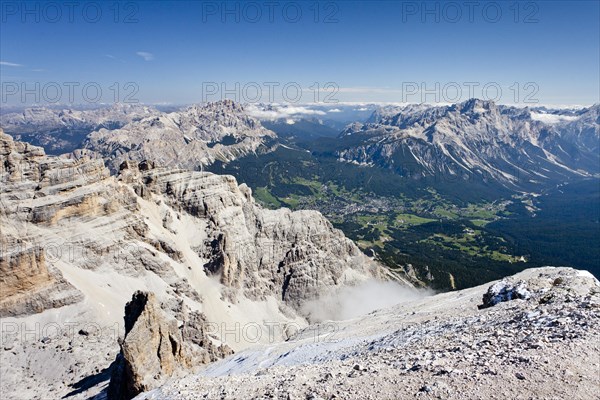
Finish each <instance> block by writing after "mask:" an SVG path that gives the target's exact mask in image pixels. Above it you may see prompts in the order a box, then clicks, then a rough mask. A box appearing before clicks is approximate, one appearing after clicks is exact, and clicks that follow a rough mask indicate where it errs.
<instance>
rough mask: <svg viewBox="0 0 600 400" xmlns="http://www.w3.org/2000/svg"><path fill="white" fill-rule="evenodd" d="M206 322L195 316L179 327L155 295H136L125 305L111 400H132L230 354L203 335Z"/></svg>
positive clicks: (224, 347)
mask: <svg viewBox="0 0 600 400" xmlns="http://www.w3.org/2000/svg"><path fill="white" fill-rule="evenodd" d="M186 314H187V313H186ZM204 322H205V320H204V318H203V317H202V316H201V315H200V314H199V313H192V315H191V316H190V317H189V318H186V323H185V324H184V325H182V326H181V327H178V323H177V320H176V319H175V318H172V317H169V316H168V315H166V314H165V313H164V312H163V310H162V309H161V308H160V305H159V304H158V301H157V300H156V296H155V295H154V294H153V293H149V292H142V291H137V292H135V293H134V294H133V297H132V298H131V301H130V302H128V303H127V305H126V306H125V337H124V338H123V340H122V341H121V342H120V346H121V352H120V353H119V355H118V356H117V359H116V363H115V364H116V365H115V367H114V369H113V372H112V376H111V380H110V385H109V389H108V395H109V398H110V399H131V398H133V397H135V396H136V395H138V394H139V393H142V392H144V391H147V390H150V389H152V388H154V387H156V386H158V385H159V384H160V383H162V382H164V380H165V378H167V377H169V376H172V375H173V374H174V373H175V372H177V371H179V370H184V369H187V368H190V367H191V366H192V365H193V364H205V363H208V362H212V361H216V360H217V359H218V358H221V357H224V356H226V355H229V354H231V353H232V351H231V349H229V348H228V347H227V346H215V345H214V344H212V342H211V340H210V339H209V338H208V336H207V335H206V333H205V332H204V329H203V326H202V324H203V323H204Z"/></svg>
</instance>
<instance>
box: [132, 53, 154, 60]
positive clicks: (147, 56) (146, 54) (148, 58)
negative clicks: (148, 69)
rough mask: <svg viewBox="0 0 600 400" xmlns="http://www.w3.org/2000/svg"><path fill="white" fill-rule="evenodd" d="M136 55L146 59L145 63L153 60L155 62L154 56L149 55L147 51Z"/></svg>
mask: <svg viewBox="0 0 600 400" xmlns="http://www.w3.org/2000/svg"><path fill="white" fill-rule="evenodd" d="M135 54H137V55H138V56H140V57H142V58H143V59H144V61H152V60H154V54H152V53H148V52H147V51H138V52H137V53H135Z"/></svg>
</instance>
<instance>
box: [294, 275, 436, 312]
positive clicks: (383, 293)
mask: <svg viewBox="0 0 600 400" xmlns="http://www.w3.org/2000/svg"><path fill="white" fill-rule="evenodd" d="M433 294H435V293H434V292H433V291H432V290H428V289H415V288H410V287H406V286H403V285H400V284H398V283H397V282H391V281H388V282H382V281H378V280H375V279H371V280H367V281H365V282H362V283H359V284H358V285H355V286H345V287H340V288H336V289H335V290H334V291H333V292H331V293H327V294H324V295H322V296H320V297H319V298H317V299H315V300H310V301H307V302H306V303H305V304H304V306H303V307H302V313H303V314H304V315H305V316H306V317H307V318H308V320H309V321H310V322H311V323H317V322H322V321H327V320H330V321H341V320H346V319H352V318H356V317H359V316H361V315H365V314H368V313H370V312H372V311H375V310H379V309H382V308H387V307H391V306H394V305H396V304H399V303H405V302H410V301H415V300H419V299H422V298H424V297H428V296H431V295H433Z"/></svg>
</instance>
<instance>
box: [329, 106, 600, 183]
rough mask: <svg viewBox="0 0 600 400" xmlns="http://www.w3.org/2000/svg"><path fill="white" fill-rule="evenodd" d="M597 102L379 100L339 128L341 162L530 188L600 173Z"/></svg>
mask: <svg viewBox="0 0 600 400" xmlns="http://www.w3.org/2000/svg"><path fill="white" fill-rule="evenodd" d="M599 109H600V106H599V105H595V106H592V107H589V108H586V109H582V110H578V111H577V112H575V111H572V112H563V113H560V112H559V111H555V112H549V111H548V110H541V109H527V108H525V109H523V108H516V107H508V106H501V105H496V104H495V103H494V102H492V101H483V100H478V99H471V100H468V101H465V102H463V103H458V104H453V105H449V106H426V105H409V106H406V107H384V108H382V109H380V110H378V111H376V112H374V113H373V115H372V116H371V118H370V119H369V120H368V121H367V122H366V123H364V124H361V123H355V124H352V125H349V126H348V127H347V128H346V129H345V130H344V131H343V132H342V133H341V135H340V141H341V142H340V149H339V151H338V157H339V160H340V161H344V162H352V163H358V164H363V165H365V164H366V165H377V166H380V167H384V168H388V169H391V170H393V171H395V172H396V173H398V174H400V175H403V176H407V177H411V178H415V179H418V178H423V177H433V176H438V177H439V178H440V179H447V180H448V181H450V182H460V181H462V180H477V181H484V182H495V183H499V184H501V185H503V186H505V187H507V188H510V189H517V188H533V187H536V186H537V185H539V184H541V183H546V184H548V183H553V182H562V181H564V180H567V179H570V178H576V177H582V176H593V175H598V174H599V173H600V158H599V156H598V151H597V149H598V141H599V140H600V120H599V117H598V110H599Z"/></svg>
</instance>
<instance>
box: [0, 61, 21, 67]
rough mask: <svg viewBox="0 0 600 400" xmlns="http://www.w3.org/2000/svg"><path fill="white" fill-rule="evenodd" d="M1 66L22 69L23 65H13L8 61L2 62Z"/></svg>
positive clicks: (0, 62)
mask: <svg viewBox="0 0 600 400" xmlns="http://www.w3.org/2000/svg"><path fill="white" fill-rule="evenodd" d="M0 65H4V66H5V67H22V65H21V64H16V63H11V62H8V61H0Z"/></svg>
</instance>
